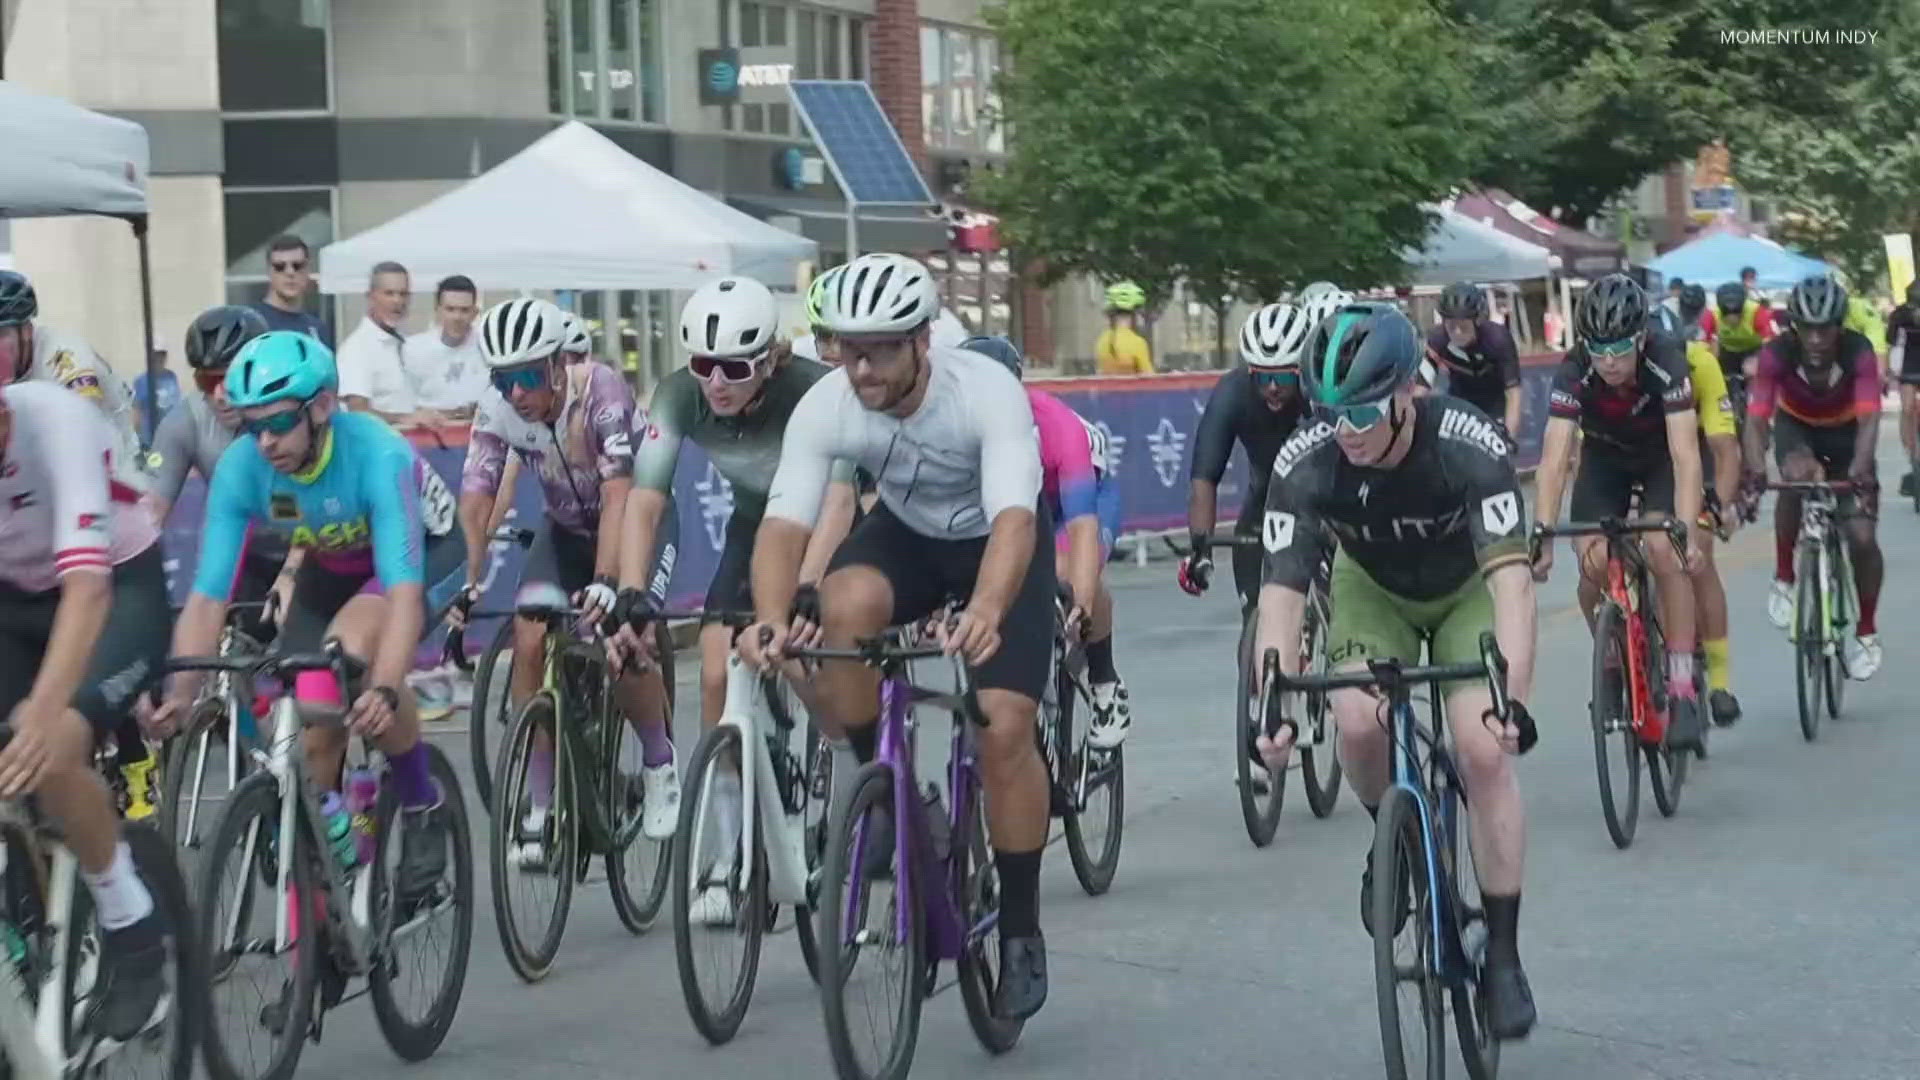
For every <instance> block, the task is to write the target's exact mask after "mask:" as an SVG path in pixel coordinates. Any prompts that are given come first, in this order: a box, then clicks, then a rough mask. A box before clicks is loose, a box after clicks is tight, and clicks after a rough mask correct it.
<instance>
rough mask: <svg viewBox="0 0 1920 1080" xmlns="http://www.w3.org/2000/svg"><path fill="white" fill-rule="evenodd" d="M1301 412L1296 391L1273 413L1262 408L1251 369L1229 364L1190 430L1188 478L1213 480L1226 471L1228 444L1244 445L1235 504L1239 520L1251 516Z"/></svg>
mask: <svg viewBox="0 0 1920 1080" xmlns="http://www.w3.org/2000/svg"><path fill="white" fill-rule="evenodd" d="M1306 411H1307V410H1306V399H1305V398H1304V397H1302V396H1300V395H1298V394H1295V395H1294V398H1293V400H1292V401H1290V402H1288V403H1287V407H1286V408H1284V409H1282V410H1280V411H1279V412H1274V411H1273V410H1272V409H1269V408H1267V402H1266V399H1265V398H1263V397H1262V396H1261V395H1260V388H1259V387H1258V386H1256V385H1254V381H1253V372H1252V371H1251V370H1249V369H1248V368H1247V367H1246V366H1245V365H1242V366H1240V367H1237V368H1234V369H1233V370H1232V371H1229V372H1227V373H1226V374H1225V375H1222V376H1220V381H1219V382H1217V383H1214V384H1213V394H1212V395H1211V396H1210V397H1208V398H1207V408H1206V411H1205V412H1203V413H1201V414H1200V427H1199V429H1198V430H1196V431H1195V432H1194V434H1193V469H1192V472H1191V473H1190V474H1189V475H1190V477H1191V478H1192V479H1194V480H1205V481H1207V482H1208V483H1211V484H1218V483H1219V482H1220V478H1221V477H1222V476H1225V475H1226V473H1227V463H1228V462H1229V461H1231V460H1232V458H1233V446H1234V444H1235V443H1236V442H1237V443H1239V444H1240V445H1241V446H1244V447H1246V449H1247V498H1246V501H1245V502H1243V503H1241V504H1240V506H1241V509H1240V519H1241V520H1242V521H1251V520H1253V518H1254V516H1255V515H1256V514H1258V513H1259V510H1260V507H1261V506H1262V505H1264V504H1265V503H1266V500H1267V481H1268V479H1269V478H1271V477H1272V475H1273V456H1274V455H1275V454H1277V453H1279V451H1280V444H1281V443H1284V442H1286V441H1287V438H1288V437H1289V436H1291V435H1292V434H1293V433H1294V431H1295V430H1296V429H1297V428H1299V426H1300V419H1301V417H1303V416H1305V415H1306Z"/></svg>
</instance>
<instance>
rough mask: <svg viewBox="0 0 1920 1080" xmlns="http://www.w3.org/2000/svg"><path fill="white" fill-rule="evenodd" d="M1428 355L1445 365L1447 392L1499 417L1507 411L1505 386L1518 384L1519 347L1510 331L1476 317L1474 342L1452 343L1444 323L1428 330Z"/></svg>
mask: <svg viewBox="0 0 1920 1080" xmlns="http://www.w3.org/2000/svg"><path fill="white" fill-rule="evenodd" d="M1427 357H1428V358H1429V359H1431V360H1432V361H1433V362H1434V364H1435V365H1437V366H1440V367H1444V368H1446V369H1447V372H1448V375H1447V393H1448V394H1450V395H1452V396H1454V397H1457V398H1460V399H1461V400H1463V401H1466V402H1469V403H1470V404H1472V405H1473V407H1474V408H1476V409H1479V410H1480V411H1481V412H1483V413H1486V414H1487V415H1488V416H1490V417H1493V418H1494V419H1495V420H1499V419H1501V418H1503V417H1505V416H1506V415H1507V388H1508V387H1510V386H1519V385H1520V348H1519V346H1517V345H1515V344H1514V341H1513V332H1512V331H1510V330H1508V329H1507V328H1506V327H1504V326H1501V325H1500V324H1499V323H1496V322H1489V321H1487V320H1486V319H1476V320H1474V324H1473V344H1471V345H1468V346H1465V347H1464V348H1463V347H1461V346H1458V345H1455V344H1454V343H1453V339H1451V338H1449V337H1448V336H1447V328H1446V327H1445V326H1436V327H1434V328H1433V329H1432V330H1429V331H1428V332H1427Z"/></svg>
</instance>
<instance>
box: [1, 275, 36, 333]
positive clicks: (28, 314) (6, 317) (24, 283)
mask: <svg viewBox="0 0 1920 1080" xmlns="http://www.w3.org/2000/svg"><path fill="white" fill-rule="evenodd" d="M39 313H40V299H39V298H38V297H36V296H34V295H33V283H32V282H31V281H28V280H27V276H26V275H25V274H17V273H15V272H13V271H12V270H0V326H18V325H19V324H21V323H23V322H26V321H27V320H29V319H31V318H33V317H34V316H35V315H38V314H39Z"/></svg>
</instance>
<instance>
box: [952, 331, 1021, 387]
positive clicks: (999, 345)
mask: <svg viewBox="0 0 1920 1080" xmlns="http://www.w3.org/2000/svg"><path fill="white" fill-rule="evenodd" d="M960 347H961V348H963V349H965V350H967V351H968V352H977V353H979V354H980V355H981V356H984V357H986V358H987V359H989V360H997V361H999V362H1000V364H1001V365H1002V366H1003V367H1005V368H1006V369H1007V370H1008V371H1011V372H1013V377H1014V378H1016V379H1017V378H1019V377H1020V368H1021V365H1022V364H1023V363H1024V361H1023V360H1022V359H1021V357H1020V350H1019V349H1017V348H1015V347H1014V344H1013V342H1011V341H1008V340H1007V339H1006V338H1003V337H997V336H996V337H970V338H968V339H967V340H965V341H963V342H961V343H960Z"/></svg>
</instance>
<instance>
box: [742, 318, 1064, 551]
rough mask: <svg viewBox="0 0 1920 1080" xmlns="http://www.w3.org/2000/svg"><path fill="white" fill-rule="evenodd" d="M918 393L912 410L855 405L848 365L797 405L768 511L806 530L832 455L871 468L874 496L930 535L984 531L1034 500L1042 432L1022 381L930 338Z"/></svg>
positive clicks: (908, 523)
mask: <svg viewBox="0 0 1920 1080" xmlns="http://www.w3.org/2000/svg"><path fill="white" fill-rule="evenodd" d="M927 363H928V365H929V366H930V367H931V369H932V370H931V371H929V372H928V374H927V385H926V390H925V397H924V399H923V400H922V401H921V402H920V406H919V408H917V409H915V410H914V411H913V413H912V415H909V416H907V417H904V418H901V417H896V416H893V415H891V414H888V413H880V412H875V411H873V410H871V409H868V408H867V407H866V406H864V405H862V404H861V403H860V399H859V398H858V397H857V396H855V394H854V392H853V384H852V383H851V382H850V381H849V380H848V378H847V372H846V369H845V368H840V369H837V370H835V371H832V372H830V373H828V374H827V375H826V376H825V377H824V378H822V379H821V380H820V381H819V382H817V383H815V384H814V385H813V389H811V390H809V391H807V393H806V396H805V397H803V398H801V399H800V404H799V405H797V406H795V407H794V410H793V417H792V419H791V420H789V421H788V423H787V435H786V439H785V441H784V442H782V444H781V447H780V467H779V469H778V470H776V471H775V473H774V477H773V484H772V487H771V489H770V491H769V493H768V496H767V509H766V515H767V516H768V517H777V518H781V519H784V520H787V521H792V522H796V523H798V524H801V525H804V526H807V527H808V528H811V527H812V526H813V524H814V522H815V521H816V520H817V519H818V517H819V515H820V500H821V497H822V496H823V495H824V494H825V492H826V489H827V482H828V480H829V479H830V478H831V473H832V471H833V468H834V463H835V461H837V460H846V461H850V462H852V463H854V464H858V465H864V466H866V467H867V468H868V469H869V470H871V471H872V472H873V475H874V479H875V485H876V487H877V489H878V491H879V493H880V501H881V502H883V503H885V504H886V506H887V508H888V509H889V510H891V511H892V512H893V515H894V516H895V517H896V518H898V519H899V521H900V523H901V524H904V525H905V526H907V527H908V528H909V529H911V530H913V531H914V532H916V533H919V534H920V535H921V536H925V537H929V538H933V539H946V540H964V539H974V538H978V537H982V536H985V535H987V533H989V532H991V531H992V529H993V519H994V518H995V517H997V516H999V514H1000V512H1001V511H1003V510H1012V509H1032V508H1034V507H1035V506H1037V505H1038V504H1039V499H1040V446H1039V434H1038V432H1037V430H1036V429H1035V427H1034V423H1033V407H1032V406H1031V405H1029V404H1028V403H1027V394H1026V390H1025V388H1024V387H1022V386H1021V385H1020V382H1019V380H1017V379H1015V378H1014V377H1013V376H1012V375H1011V374H1010V373H1009V372H1008V371H1007V369H1006V368H1003V367H1001V366H1000V365H999V364H998V363H995V362H994V361H992V360H989V359H988V358H986V357H984V356H981V355H980V354H979V353H975V352H969V351H968V350H966V349H959V348H943V347H940V346H934V347H933V348H932V349H931V350H930V351H929V353H928V355H927Z"/></svg>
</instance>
